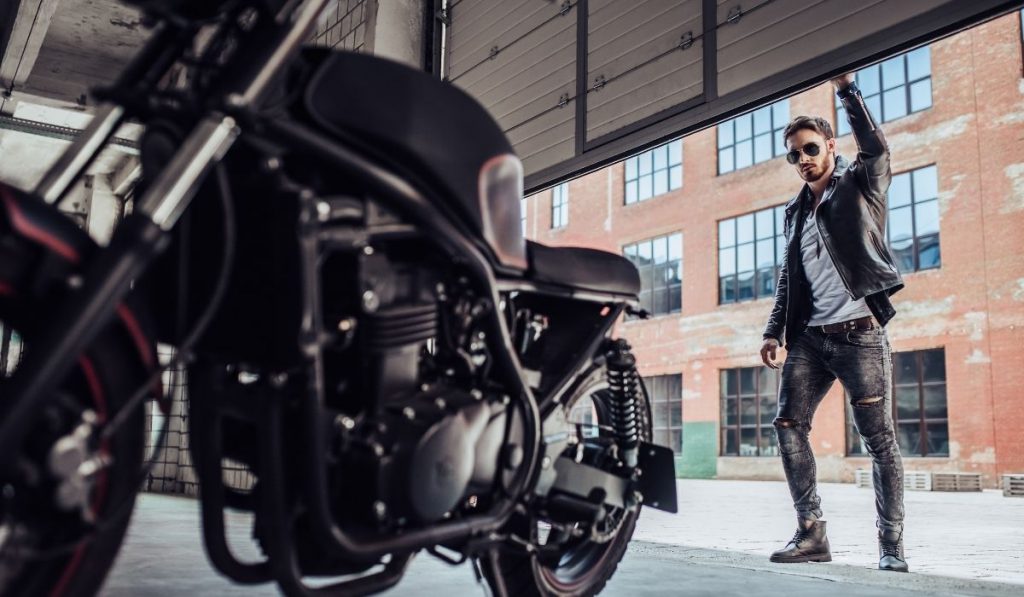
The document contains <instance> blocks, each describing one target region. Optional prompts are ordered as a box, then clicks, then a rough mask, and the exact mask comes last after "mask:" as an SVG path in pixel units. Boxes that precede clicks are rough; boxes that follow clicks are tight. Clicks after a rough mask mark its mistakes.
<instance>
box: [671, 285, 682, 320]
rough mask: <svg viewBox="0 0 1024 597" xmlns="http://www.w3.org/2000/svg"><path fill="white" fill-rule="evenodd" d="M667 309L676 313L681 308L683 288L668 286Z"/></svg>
mask: <svg viewBox="0 0 1024 597" xmlns="http://www.w3.org/2000/svg"><path fill="white" fill-rule="evenodd" d="M668 308H669V311H671V312H672V313H678V312H679V311H681V310H682V308H683V287H682V286H680V285H678V284H673V285H672V286H669V289H668Z"/></svg>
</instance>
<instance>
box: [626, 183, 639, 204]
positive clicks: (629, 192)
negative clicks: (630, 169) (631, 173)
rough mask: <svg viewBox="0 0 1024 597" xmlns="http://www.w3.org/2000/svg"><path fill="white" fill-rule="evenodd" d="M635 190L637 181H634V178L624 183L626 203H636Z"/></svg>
mask: <svg viewBox="0 0 1024 597" xmlns="http://www.w3.org/2000/svg"><path fill="white" fill-rule="evenodd" d="M636 190H637V183H636V181H635V180H634V181H633V182H627V183H626V203H627V204H629V203H636V201H637V196H636Z"/></svg>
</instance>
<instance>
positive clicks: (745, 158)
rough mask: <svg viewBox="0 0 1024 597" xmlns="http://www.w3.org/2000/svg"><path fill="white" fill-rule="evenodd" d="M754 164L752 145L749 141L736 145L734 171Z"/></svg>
mask: <svg viewBox="0 0 1024 597" xmlns="http://www.w3.org/2000/svg"><path fill="white" fill-rule="evenodd" d="M753 163H754V145H753V142H752V141H750V140H747V141H741V142H739V143H737V144H736V169H737V170H739V169H740V168H746V167H747V166H749V165H751V164H753Z"/></svg>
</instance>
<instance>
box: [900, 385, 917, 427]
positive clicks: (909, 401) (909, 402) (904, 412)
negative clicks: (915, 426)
mask: <svg viewBox="0 0 1024 597" xmlns="http://www.w3.org/2000/svg"><path fill="white" fill-rule="evenodd" d="M896 418H898V419H899V420H901V421H904V420H907V419H919V418H921V396H920V394H918V392H917V386H916V385H913V386H896Z"/></svg>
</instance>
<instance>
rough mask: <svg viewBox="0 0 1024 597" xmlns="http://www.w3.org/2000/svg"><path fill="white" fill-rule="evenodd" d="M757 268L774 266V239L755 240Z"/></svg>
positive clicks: (771, 267)
mask: <svg viewBox="0 0 1024 597" xmlns="http://www.w3.org/2000/svg"><path fill="white" fill-rule="evenodd" d="M756 263H757V269H762V268H768V269H773V268H774V267H775V239H772V238H769V239H768V240H759V241H757V262H756Z"/></svg>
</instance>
